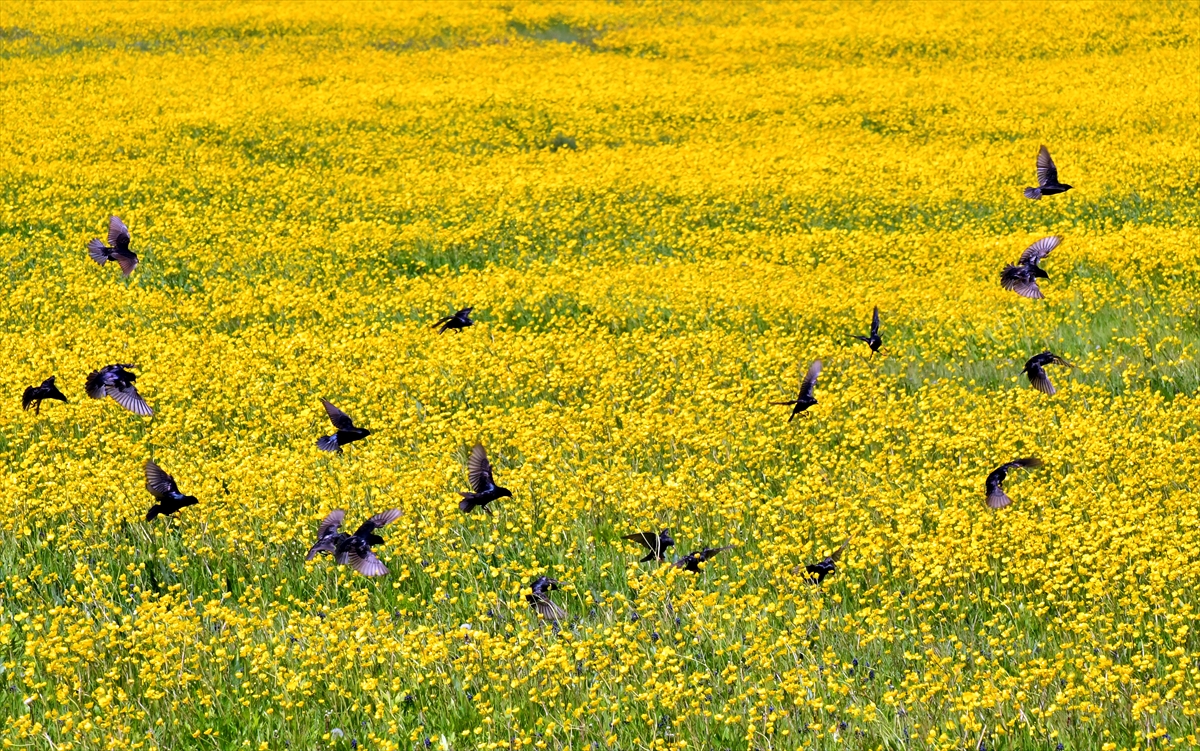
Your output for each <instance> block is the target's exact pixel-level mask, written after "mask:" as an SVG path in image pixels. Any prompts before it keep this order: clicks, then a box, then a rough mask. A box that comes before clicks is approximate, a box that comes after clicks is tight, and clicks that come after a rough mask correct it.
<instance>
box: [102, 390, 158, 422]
mask: <svg viewBox="0 0 1200 751" xmlns="http://www.w3.org/2000/svg"><path fill="white" fill-rule="evenodd" d="M105 392H106V393H107V394H108V395H109V396H111V397H112V398H113V401H115V402H116V403H117V404H120V405H121V406H122V407H124V408H125V409H127V410H129V411H130V412H132V413H134V414H135V415H141V416H142V417H149V416H151V415H153V414H154V410H152V409H150V405H149V404H146V400H145V399H143V398H142V395H141V394H139V393H138V392H137V389H136V388H135V387H134V385H133V384H132V383H131V384H129V385H128V386H124V387H118V386H106V387H105Z"/></svg>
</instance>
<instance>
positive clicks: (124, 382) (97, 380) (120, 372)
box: [84, 363, 154, 417]
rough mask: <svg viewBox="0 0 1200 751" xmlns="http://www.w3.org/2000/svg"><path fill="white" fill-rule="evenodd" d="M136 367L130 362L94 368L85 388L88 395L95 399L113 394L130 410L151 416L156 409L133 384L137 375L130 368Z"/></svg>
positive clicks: (118, 401)
mask: <svg viewBox="0 0 1200 751" xmlns="http://www.w3.org/2000/svg"><path fill="white" fill-rule="evenodd" d="M136 367H137V366H136V365H130V364H129V363H118V364H116V365H105V366H104V367H103V368H100V370H94V371H92V372H91V373H90V374H89V375H88V377H87V382H86V383H85V384H84V389H85V390H86V391H87V395H88V396H90V397H92V398H93V399H103V398H104V397H106V396H111V397H112V398H113V401H115V402H116V403H117V404H120V405H121V406H122V407H124V408H125V409H127V410H129V411H130V412H133V413H134V414H136V415H142V416H143V417H149V416H151V415H153V414H154V410H152V409H150V406H149V405H148V404H146V400H145V399H142V396H141V394H139V393H138V392H137V388H136V387H135V386H134V385H133V382H134V381H136V380H137V376H135V375H134V374H133V373H130V372H129V370H128V368H136Z"/></svg>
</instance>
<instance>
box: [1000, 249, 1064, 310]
mask: <svg viewBox="0 0 1200 751" xmlns="http://www.w3.org/2000/svg"><path fill="white" fill-rule="evenodd" d="M1061 242H1062V237H1060V236H1058V235H1051V236H1050V237H1043V238H1042V239H1041V240H1038V241H1037V242H1035V243H1034V244H1033V245H1030V246H1029V247H1028V248H1026V249H1025V252H1024V253H1022V254H1021V258H1020V259H1019V260H1018V261H1017V262H1016V263H1015V264H1011V263H1010V264H1008V265H1007V266H1005V267H1004V270H1003V271H1001V272H1000V286H1001V287H1004V289H1006V290H1008V291H1009V292H1016V293H1017V294H1018V295H1020V296H1021V297H1029V298H1032V299H1034V300H1040V299H1042V298H1043V297H1044V295H1043V294H1042V291H1041V290H1040V289H1039V288H1038V284H1037V280H1038V279H1049V278H1050V275H1049V274H1047V273H1046V272H1045V271H1043V270H1042V269H1041V268H1040V267H1039V266H1038V261H1040V260H1042V259H1043V258H1045V257H1046V256H1048V255H1050V251H1052V250H1054V249H1055V248H1057V247H1058V246H1059V244H1060V243H1061Z"/></svg>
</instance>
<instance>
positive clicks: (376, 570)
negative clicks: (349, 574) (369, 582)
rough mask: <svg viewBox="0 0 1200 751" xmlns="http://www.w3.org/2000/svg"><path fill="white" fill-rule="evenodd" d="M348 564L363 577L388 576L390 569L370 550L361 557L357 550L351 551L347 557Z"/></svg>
mask: <svg viewBox="0 0 1200 751" xmlns="http://www.w3.org/2000/svg"><path fill="white" fill-rule="evenodd" d="M346 563H347V564H348V565H349V566H350V568H352V569H354V570H355V571H357V572H358V573H360V574H362V575H363V576H386V575H387V572H388V569H387V566H385V565H383V561H381V560H379V559H378V558H376V557H375V554H374V553H372V552H371V551H370V550H368V551H367V552H366V554H364V555H360V554H359V553H358V551H357V550H351V551H350V552H349V553H348V554H347V555H346Z"/></svg>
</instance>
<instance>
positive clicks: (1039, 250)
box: [1018, 235, 1063, 263]
mask: <svg viewBox="0 0 1200 751" xmlns="http://www.w3.org/2000/svg"><path fill="white" fill-rule="evenodd" d="M1062 240H1063V239H1062V236H1061V235H1051V236H1050V237H1043V238H1042V239H1041V240H1038V241H1037V242H1035V243H1034V244H1033V245H1030V246H1029V247H1028V248H1026V249H1025V252H1024V253H1022V254H1021V260H1020V261H1018V263H1037V262H1038V261H1040V260H1042V259H1043V258H1045V257H1046V256H1048V255H1050V251H1052V250H1054V249H1055V248H1057V247H1058V246H1059V244H1061V243H1062Z"/></svg>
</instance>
